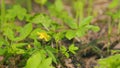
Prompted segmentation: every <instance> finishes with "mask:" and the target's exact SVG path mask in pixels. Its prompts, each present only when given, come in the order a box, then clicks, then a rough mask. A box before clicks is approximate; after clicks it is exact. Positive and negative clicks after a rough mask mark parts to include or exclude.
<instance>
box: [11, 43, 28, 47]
mask: <svg viewBox="0 0 120 68" xmlns="http://www.w3.org/2000/svg"><path fill="white" fill-rule="evenodd" d="M26 45H28V43H14V44H12V46H15V47H23V46H26Z"/></svg>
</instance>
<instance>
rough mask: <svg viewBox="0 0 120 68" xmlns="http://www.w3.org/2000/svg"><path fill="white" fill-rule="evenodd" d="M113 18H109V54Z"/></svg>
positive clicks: (108, 51) (108, 50)
mask: <svg viewBox="0 0 120 68" xmlns="http://www.w3.org/2000/svg"><path fill="white" fill-rule="evenodd" d="M111 19H112V18H111V17H109V19H108V44H107V45H108V46H107V53H108V54H109V53H110V49H109V48H110V37H111V32H112V20H111Z"/></svg>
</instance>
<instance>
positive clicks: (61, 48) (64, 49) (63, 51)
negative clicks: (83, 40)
mask: <svg viewBox="0 0 120 68" xmlns="http://www.w3.org/2000/svg"><path fill="white" fill-rule="evenodd" d="M60 51H61V52H62V53H63V54H64V53H65V52H66V51H67V49H66V47H65V46H61V47H60Z"/></svg>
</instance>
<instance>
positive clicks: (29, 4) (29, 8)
mask: <svg viewBox="0 0 120 68" xmlns="http://www.w3.org/2000/svg"><path fill="white" fill-rule="evenodd" d="M26 1H27V9H28V12H29V13H30V12H31V11H32V1H31V0H26Z"/></svg>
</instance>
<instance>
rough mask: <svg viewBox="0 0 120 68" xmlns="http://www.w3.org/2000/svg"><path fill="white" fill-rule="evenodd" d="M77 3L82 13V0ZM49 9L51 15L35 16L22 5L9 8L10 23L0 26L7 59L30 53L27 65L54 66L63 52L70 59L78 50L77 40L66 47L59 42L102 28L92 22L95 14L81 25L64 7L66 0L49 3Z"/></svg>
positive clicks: (0, 44)
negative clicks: (91, 23)
mask: <svg viewBox="0 0 120 68" xmlns="http://www.w3.org/2000/svg"><path fill="white" fill-rule="evenodd" d="M34 1H35V2H36V3H38V4H40V5H41V6H43V5H45V3H46V2H47V3H48V0H34ZM76 3H77V2H76ZM79 4H80V5H79ZM45 6H46V5H45ZM75 6H77V7H76V8H75V10H76V11H77V12H78V11H79V10H80V11H81V10H82V8H80V6H83V4H82V2H79V3H78V4H77V5H75ZM48 11H49V12H50V15H47V14H44V13H38V14H34V15H32V14H28V13H27V11H26V9H25V8H23V7H21V6H20V5H13V7H12V8H10V9H7V12H6V15H5V19H6V22H5V23H3V22H1V23H2V24H1V27H0V29H1V30H0V39H1V40H0V55H5V56H6V57H7V58H8V57H9V55H10V56H11V55H12V56H15V55H25V59H27V58H28V56H30V58H29V59H28V60H27V63H26V66H25V68H54V67H53V66H52V63H55V64H57V63H58V61H59V59H56V58H58V55H59V54H58V53H59V52H61V53H62V55H65V56H66V57H67V58H69V57H70V56H71V54H76V50H78V47H76V46H75V45H74V43H73V44H71V45H69V46H68V47H65V46H61V44H59V42H62V40H64V39H67V40H71V39H74V38H75V37H82V36H84V35H85V34H87V31H88V30H93V31H95V32H97V31H99V27H98V26H94V25H90V22H91V20H92V17H91V16H88V17H87V18H85V19H83V20H81V22H80V23H79V25H78V23H76V21H75V19H74V18H73V17H72V16H70V15H69V14H68V12H67V11H65V10H64V4H63V2H62V0H55V2H54V4H52V5H49V6H48ZM82 13H83V12H82V11H81V14H82ZM78 14H79V13H78ZM0 17H1V16H0ZM53 17H55V18H56V19H59V20H60V23H58V22H59V21H56V20H53ZM0 20H1V19H0ZM23 22H24V23H23ZM48 38H49V39H48ZM59 48H60V49H59ZM26 55H27V56H26ZM6 57H5V58H6ZM26 57H27V58H26Z"/></svg>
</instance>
